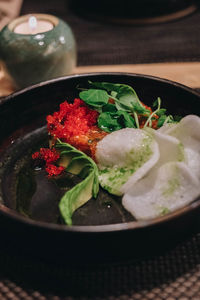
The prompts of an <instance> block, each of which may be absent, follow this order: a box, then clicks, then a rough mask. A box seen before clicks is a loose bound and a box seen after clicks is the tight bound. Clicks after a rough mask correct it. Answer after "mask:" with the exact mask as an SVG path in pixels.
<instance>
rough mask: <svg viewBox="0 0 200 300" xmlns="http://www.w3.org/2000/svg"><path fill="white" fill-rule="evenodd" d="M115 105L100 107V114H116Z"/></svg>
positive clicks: (109, 104)
mask: <svg viewBox="0 0 200 300" xmlns="http://www.w3.org/2000/svg"><path fill="white" fill-rule="evenodd" d="M116 111H117V109H116V106H115V104H111V103H108V104H106V105H104V106H103V107H102V112H116Z"/></svg>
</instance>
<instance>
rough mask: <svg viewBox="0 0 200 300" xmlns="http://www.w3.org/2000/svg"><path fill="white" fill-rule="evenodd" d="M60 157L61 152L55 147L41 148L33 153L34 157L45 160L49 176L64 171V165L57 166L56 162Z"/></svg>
mask: <svg viewBox="0 0 200 300" xmlns="http://www.w3.org/2000/svg"><path fill="white" fill-rule="evenodd" d="M59 158H60V155H59V153H58V152H57V151H56V150H55V149H52V150H51V149H49V148H40V151H37V152H35V153H33V154H32V159H39V160H43V161H44V162H45V169H46V172H47V173H48V177H51V176H57V175H60V174H61V173H62V172H63V171H64V167H62V166H59V167H57V166H56V165H55V164H54V163H55V162H56V161H57V160H58V159H59Z"/></svg>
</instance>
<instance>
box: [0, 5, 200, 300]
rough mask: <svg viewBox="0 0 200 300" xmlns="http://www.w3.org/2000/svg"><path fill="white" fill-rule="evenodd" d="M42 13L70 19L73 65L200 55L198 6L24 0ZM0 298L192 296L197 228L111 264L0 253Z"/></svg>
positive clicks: (196, 284) (197, 292)
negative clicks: (149, 10) (159, 16)
mask: <svg viewBox="0 0 200 300" xmlns="http://www.w3.org/2000/svg"><path fill="white" fill-rule="evenodd" d="M34 12H37V13H39V12H40V13H48V14H54V15H56V16H59V17H61V18H62V19H64V20H65V21H66V22H68V23H69V25H70V26H71V28H72V29H73V31H74V34H75V37H76V40H77V44H78V65H79V66H83V65H109V64H137V63H151V62H178V61H179V62H183V61H188V62H191V61H200V51H199V49H200V38H199V37H200V11H199V10H197V11H196V12H195V13H193V14H191V15H188V16H187V17H185V18H182V19H180V20H176V21H173V22H168V23H162V24H154V25H148V26H146V25H144V26H133V25H129V26H128V25H126V26H125V25H121V24H112V23H105V22H100V21H95V20H92V19H86V18H84V17H82V16H78V15H76V13H75V12H73V11H71V10H70V9H69V8H68V7H67V1H64V0H59V1H53V0H48V1H44V0H43V1H41V0H40V1H39V0H34V1H31V0H25V1H24V3H23V6H22V10H21V14H27V13H34ZM0 266H1V267H0V299H1V300H9V299H12V300H18V299H27V300H35V299H39V300H46V299H50V300H60V299H66V300H74V299H77V300H78V299H81V300H89V299H90V300H101V299H102V300H103V299H106V300H136V299H141V300H146V299H154V300H161V299H166V300H175V299H179V300H189V299H192V300H199V299H200V234H195V235H193V236H190V237H188V238H187V239H186V240H184V241H182V242H180V243H178V244H177V245H176V246H174V247H172V248H171V249H169V250H167V251H166V252H164V253H161V254H160V255H155V256H153V257H151V258H144V259H140V260H132V261H129V262H123V263H122V262H121V263H116V264H104V265H92V266H84V267H83V266H82V267H81V266H80V267H77V266H76V267H74V268H73V267H69V268H66V267H65V268H62V266H60V265H59V266H58V265H50V264H48V263H46V262H44V261H35V260H33V259H30V258H25V257H20V256H18V255H15V254H13V255H12V256H10V255H9V254H5V253H4V254H2V255H1V256H0Z"/></svg>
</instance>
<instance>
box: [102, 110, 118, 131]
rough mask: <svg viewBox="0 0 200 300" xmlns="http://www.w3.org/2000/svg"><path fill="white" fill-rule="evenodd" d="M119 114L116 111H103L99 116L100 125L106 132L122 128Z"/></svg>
mask: <svg viewBox="0 0 200 300" xmlns="http://www.w3.org/2000/svg"><path fill="white" fill-rule="evenodd" d="M118 118H119V116H118V115H117V114H116V113H110V112H103V113H101V114H100V115H99V118H98V127H99V128H101V129H102V130H104V131H106V132H112V131H116V130H119V129H121V128H122V126H121V125H120V124H119V123H118Z"/></svg>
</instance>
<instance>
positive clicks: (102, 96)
mask: <svg viewBox="0 0 200 300" xmlns="http://www.w3.org/2000/svg"><path fill="white" fill-rule="evenodd" d="M79 97H80V98H81V99H82V100H83V101H84V102H85V103H87V104H88V105H91V106H94V107H102V106H103V105H105V104H107V103H108V99H109V98H110V96H109V95H108V93H107V92H106V91H103V90H97V89H89V90H87V91H82V92H80V93H79Z"/></svg>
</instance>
